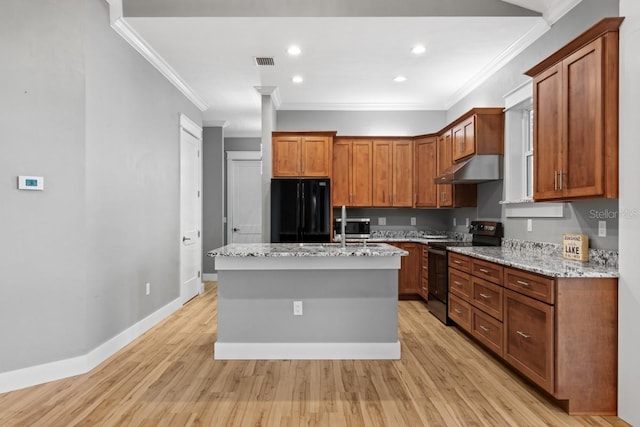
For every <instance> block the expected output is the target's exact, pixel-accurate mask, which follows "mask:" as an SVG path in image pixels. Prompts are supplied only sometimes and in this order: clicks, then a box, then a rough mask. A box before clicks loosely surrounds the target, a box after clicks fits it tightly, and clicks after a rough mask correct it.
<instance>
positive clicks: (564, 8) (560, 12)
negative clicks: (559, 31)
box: [543, 0, 582, 25]
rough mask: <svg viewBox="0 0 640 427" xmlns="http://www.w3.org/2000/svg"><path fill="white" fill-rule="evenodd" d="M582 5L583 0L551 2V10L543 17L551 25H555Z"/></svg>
mask: <svg viewBox="0 0 640 427" xmlns="http://www.w3.org/2000/svg"><path fill="white" fill-rule="evenodd" d="M580 3H582V0H559V1H555V2H551V5H550V6H549V10H547V11H546V12H545V13H544V15H543V17H544V19H545V20H546V21H547V23H548V24H549V25H553V24H555V23H556V22H557V21H558V20H559V19H560V18H562V17H563V16H564V15H566V14H567V12H569V11H570V10H571V9H573V8H574V7H576V6H577V5H579V4H580Z"/></svg>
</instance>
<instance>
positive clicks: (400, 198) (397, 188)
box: [391, 140, 413, 208]
mask: <svg viewBox="0 0 640 427" xmlns="http://www.w3.org/2000/svg"><path fill="white" fill-rule="evenodd" d="M392 194H393V195H392V198H391V200H392V205H393V206H395V207H409V208H410V207H413V141H412V140H405V141H393V193H392Z"/></svg>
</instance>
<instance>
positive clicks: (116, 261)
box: [0, 0, 201, 372]
mask: <svg viewBox="0 0 640 427" xmlns="http://www.w3.org/2000/svg"><path fill="white" fill-rule="evenodd" d="M6 6H7V5H5V13H3V14H2V15H0V40H1V42H0V54H2V57H3V58H11V61H10V62H7V65H5V66H3V73H4V72H5V70H6V72H7V74H6V75H4V76H6V77H5V78H6V81H10V82H11V84H10V85H3V86H2V88H1V89H0V91H2V92H1V93H0V108H1V109H2V111H1V112H2V113H3V114H0V116H1V117H2V119H0V120H3V122H2V126H1V128H2V132H3V138H2V144H0V173H1V174H2V178H1V179H0V182H2V183H4V184H3V185H0V199H1V200H2V204H1V205H2V207H1V208H0V209H1V211H0V219H1V221H0V227H2V233H1V236H2V243H0V259H2V268H1V269H0V277H1V286H0V340H1V341H2V351H1V352H0V372H7V371H11V370H15V369H19V368H24V367H29V366H34V365H37V364H41V363H47V362H53V361H57V360H61V359H66V358H71V357H74V356H79V355H83V354H86V353H87V352H88V351H90V350H92V349H93V348H95V347H96V346H98V345H99V344H101V343H104V342H105V341H107V340H108V339H110V338H112V337H114V336H115V335H117V334H118V333H120V332H122V331H123V330H124V329H126V328H128V327H129V326H131V325H133V324H134V323H136V322H137V321H139V320H141V319H143V318H144V317H146V316H148V315H149V314H150V313H152V312H154V311H156V310H158V309H159V308H161V307H163V306H164V305H166V304H168V303H169V302H171V301H173V300H174V299H176V298H177V297H178V296H179V272H178V265H179V246H178V241H179V192H178V191H179V179H180V177H179V126H178V125H179V113H180V112H184V113H185V114H187V115H188V116H189V117H191V118H192V119H193V120H195V121H196V122H200V121H201V113H200V111H199V110H197V109H196V108H195V107H194V106H193V105H192V104H191V103H190V102H189V101H187V100H186V98H184V96H182V95H181V94H180V93H179V92H178V91H177V89H175V88H174V87H173V86H172V85H171V84H170V83H169V82H167V81H166V79H165V78H164V77H162V75H160V73H158V72H157V71H156V70H155V69H154V68H152V67H151V65H149V64H148V63H147V62H146V61H145V60H144V59H142V58H141V57H140V56H139V54H138V53H136V52H135V51H134V50H133V48H131V47H130V46H129V45H128V44H127V43H126V42H124V41H123V40H122V39H121V38H120V37H119V36H118V35H117V34H116V33H115V32H113V31H112V30H111V29H110V27H109V14H108V5H107V3H106V2H104V1H101V0H77V1H71V0H70V1H67V2H62V3H60V4H58V3H56V4H53V3H49V2H44V3H42V2H38V3H37V4H34V3H32V2H23V1H20V0H10V2H9V4H8V7H6ZM7 10H8V12H7ZM4 76H3V77H4ZM8 119H10V120H8ZM19 174H32V175H42V176H44V177H45V191H43V192H24V191H17V190H16V181H15V177H16V176H17V175H19ZM147 282H150V283H151V295H149V296H145V295H144V286H145V283H147Z"/></svg>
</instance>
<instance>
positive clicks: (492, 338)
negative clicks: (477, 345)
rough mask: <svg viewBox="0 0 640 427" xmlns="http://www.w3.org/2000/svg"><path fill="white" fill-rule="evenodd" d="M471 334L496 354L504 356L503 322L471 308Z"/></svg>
mask: <svg viewBox="0 0 640 427" xmlns="http://www.w3.org/2000/svg"><path fill="white" fill-rule="evenodd" d="M471 333H472V334H473V336H474V337H476V338H477V339H478V340H479V341H481V342H482V343H483V344H484V345H486V346H487V347H489V349H491V350H492V351H493V352H494V353H497V354H498V355H499V356H502V338H503V328H502V322H500V321H498V320H496V319H494V318H493V317H491V316H487V315H486V314H485V313H484V312H482V311H480V310H478V309H477V308H475V307H473V308H471Z"/></svg>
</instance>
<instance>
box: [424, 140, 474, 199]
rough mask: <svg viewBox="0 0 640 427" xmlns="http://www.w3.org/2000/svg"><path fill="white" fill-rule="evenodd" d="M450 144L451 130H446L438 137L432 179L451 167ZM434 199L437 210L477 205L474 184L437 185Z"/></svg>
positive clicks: (451, 142)
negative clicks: (434, 171) (435, 162)
mask: <svg viewBox="0 0 640 427" xmlns="http://www.w3.org/2000/svg"><path fill="white" fill-rule="evenodd" d="M452 144H453V130H452V129H448V130H446V131H445V132H443V133H441V134H440V135H439V136H438V160H437V165H436V175H434V177H435V176H437V175H440V174H441V173H442V171H444V170H445V169H447V168H448V167H449V166H451V165H453V161H452V158H451V152H452V150H453V149H452ZM436 199H437V205H438V207H439V208H463V207H473V206H476V205H477V204H478V198H477V186H476V184H456V185H452V184H437V185H436Z"/></svg>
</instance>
